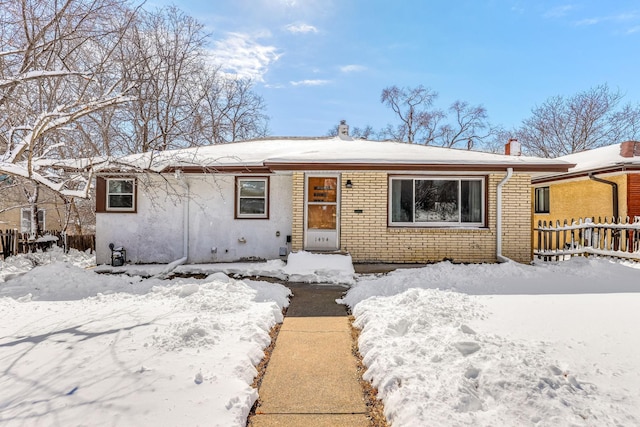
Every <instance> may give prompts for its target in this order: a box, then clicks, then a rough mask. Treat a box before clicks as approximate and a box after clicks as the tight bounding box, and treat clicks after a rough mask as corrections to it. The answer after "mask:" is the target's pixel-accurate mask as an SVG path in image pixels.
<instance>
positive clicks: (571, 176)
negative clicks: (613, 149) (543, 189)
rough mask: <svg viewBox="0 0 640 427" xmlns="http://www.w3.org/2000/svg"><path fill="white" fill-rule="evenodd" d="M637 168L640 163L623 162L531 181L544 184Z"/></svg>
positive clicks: (639, 168)
mask: <svg viewBox="0 0 640 427" xmlns="http://www.w3.org/2000/svg"><path fill="white" fill-rule="evenodd" d="M637 170H640V165H638V164H622V165H618V166H614V167H603V168H593V169H585V170H582V171H579V172H573V173H565V174H561V175H553V176H546V177H540V178H532V179H531V183H532V184H543V183H546V182H554V181H564V180H565V179H574V178H583V177H588V176H589V174H590V173H614V172H626V171H637Z"/></svg>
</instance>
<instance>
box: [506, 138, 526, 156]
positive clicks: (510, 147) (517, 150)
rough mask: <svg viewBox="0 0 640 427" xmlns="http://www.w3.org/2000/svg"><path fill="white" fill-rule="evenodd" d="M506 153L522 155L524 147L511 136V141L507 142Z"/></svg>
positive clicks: (508, 154)
mask: <svg viewBox="0 0 640 427" xmlns="http://www.w3.org/2000/svg"><path fill="white" fill-rule="evenodd" d="M504 154H506V155H507V156H521V155H522V148H521V147H520V143H519V142H518V140H517V139H515V138H509V142H507V143H506V144H505V146H504Z"/></svg>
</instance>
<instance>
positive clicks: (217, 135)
mask: <svg viewBox="0 0 640 427" xmlns="http://www.w3.org/2000/svg"><path fill="white" fill-rule="evenodd" d="M201 76H203V79H202V81H201V83H200V85H199V87H200V88H201V89H202V90H203V93H202V94H201V97H200V98H199V105H198V108H197V121H196V123H195V124H194V127H195V128H197V129H198V132H197V136H198V138H199V139H200V141H197V140H194V141H193V142H192V143H191V145H208V144H221V143H227V142H234V141H241V140H246V139H251V138H258V137H263V136H266V135H267V133H268V121H269V118H268V116H267V115H266V114H265V110H266V106H265V103H264V100H263V99H262V97H261V96H259V95H258V94H256V93H255V92H254V91H253V82H252V81H251V80H250V79H241V78H237V77H234V76H227V75H224V74H222V73H218V72H217V70H215V69H214V70H208V71H204V70H203V72H202V73H201Z"/></svg>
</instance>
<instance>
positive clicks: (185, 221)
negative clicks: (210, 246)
mask: <svg viewBox="0 0 640 427" xmlns="http://www.w3.org/2000/svg"><path fill="white" fill-rule="evenodd" d="M175 178H176V180H177V181H178V184H180V186H181V187H182V188H184V200H183V201H182V258H180V259H177V260H175V261H173V262H171V263H169V264H168V265H167V266H166V267H165V268H164V270H162V272H161V273H160V274H159V277H166V276H167V274H169V273H171V272H172V271H173V270H174V269H175V268H176V267H177V266H179V265H182V264H184V263H185V262H187V259H188V258H189V198H190V195H191V194H190V189H189V183H188V182H187V180H186V179H185V178H184V174H183V173H182V170H181V169H178V170H176V172H175Z"/></svg>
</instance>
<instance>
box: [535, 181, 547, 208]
mask: <svg viewBox="0 0 640 427" xmlns="http://www.w3.org/2000/svg"><path fill="white" fill-rule="evenodd" d="M534 205H535V207H534V209H535V213H537V214H542V213H549V187H538V188H536V189H535V203H534Z"/></svg>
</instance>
